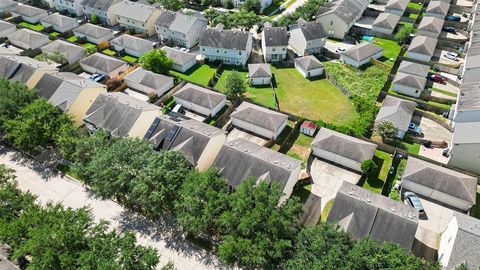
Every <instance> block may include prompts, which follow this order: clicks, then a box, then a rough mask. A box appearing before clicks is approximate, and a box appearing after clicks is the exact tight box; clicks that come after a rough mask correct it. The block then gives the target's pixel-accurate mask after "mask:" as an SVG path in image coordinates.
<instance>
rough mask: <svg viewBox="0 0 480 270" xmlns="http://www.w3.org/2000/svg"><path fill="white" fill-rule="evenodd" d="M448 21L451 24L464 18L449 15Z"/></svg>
mask: <svg viewBox="0 0 480 270" xmlns="http://www.w3.org/2000/svg"><path fill="white" fill-rule="evenodd" d="M446 19H447V21H451V22H459V21H460V20H461V19H462V18H461V17H460V16H457V15H449V16H447V18H446Z"/></svg>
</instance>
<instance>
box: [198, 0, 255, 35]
mask: <svg viewBox="0 0 480 270" xmlns="http://www.w3.org/2000/svg"><path fill="white" fill-rule="evenodd" d="M226 4H228V2H226ZM204 15H205V17H206V18H207V19H208V21H209V23H210V25H217V24H219V23H221V24H223V25H224V26H225V27H226V28H238V27H241V28H244V29H250V28H252V27H253V26H254V25H255V24H257V23H258V24H263V21H264V20H263V19H262V17H260V16H259V15H257V14H255V13H254V12H246V11H244V10H241V11H240V12H231V13H222V12H219V11H218V10H215V9H212V8H211V9H208V10H206V11H205V12H204Z"/></svg>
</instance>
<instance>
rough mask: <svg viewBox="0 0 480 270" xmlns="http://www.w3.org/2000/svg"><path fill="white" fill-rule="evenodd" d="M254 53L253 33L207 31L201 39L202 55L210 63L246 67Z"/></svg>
mask: <svg viewBox="0 0 480 270" xmlns="http://www.w3.org/2000/svg"><path fill="white" fill-rule="evenodd" d="M251 51H252V33H250V32H246V31H236V30H223V29H217V28H215V29H206V30H205V31H204V32H203V34H202V36H201V38H200V53H201V54H202V55H204V56H205V58H206V59H208V60H210V61H217V60H219V61H222V62H223V63H224V64H228V65H237V66H245V65H246V64H247V60H248V58H249V57H250V53H251Z"/></svg>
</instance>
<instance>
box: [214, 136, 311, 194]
mask: <svg viewBox="0 0 480 270" xmlns="http://www.w3.org/2000/svg"><path fill="white" fill-rule="evenodd" d="M301 165H302V162H301V161H300V160H297V159H294V158H291V157H289V156H287V155H285V154H282V153H279V152H277V151H273V150H271V149H269V148H266V147H263V146H260V145H258V144H255V143H252V142H249V141H246V140H244V139H241V138H238V139H234V140H232V141H229V142H227V143H225V144H224V145H223V147H222V149H221V150H220V153H218V156H217V158H216V159H215V161H214V162H213V167H215V168H217V169H218V170H219V171H220V175H222V176H223V177H224V178H225V179H227V181H228V187H229V190H232V191H233V190H235V188H237V187H238V186H239V185H240V184H241V183H242V182H243V181H244V180H245V179H248V178H250V177H253V178H254V179H255V180H256V181H257V182H267V183H269V184H272V183H276V184H278V185H279V186H280V190H281V191H282V192H283V194H284V195H283V197H282V198H281V199H280V202H279V203H282V202H284V201H286V200H287V199H288V198H289V197H290V195H291V194H292V192H293V187H294V186H295V184H296V183H297V181H298V176H299V174H300V170H301V167H302V166H301Z"/></svg>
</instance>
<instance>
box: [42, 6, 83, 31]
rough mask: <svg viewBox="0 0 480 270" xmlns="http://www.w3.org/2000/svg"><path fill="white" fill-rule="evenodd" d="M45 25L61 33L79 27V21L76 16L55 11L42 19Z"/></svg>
mask: <svg viewBox="0 0 480 270" xmlns="http://www.w3.org/2000/svg"><path fill="white" fill-rule="evenodd" d="M62 1H63V0H62ZM40 23H41V24H42V26H43V27H45V28H48V27H52V29H53V30H54V31H56V32H59V33H65V32H68V31H71V30H73V29H74V28H77V27H78V21H77V20H76V19H74V18H71V17H67V16H64V15H61V14H59V13H53V14H50V15H48V16H47V17H45V18H42V19H41V20H40Z"/></svg>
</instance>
